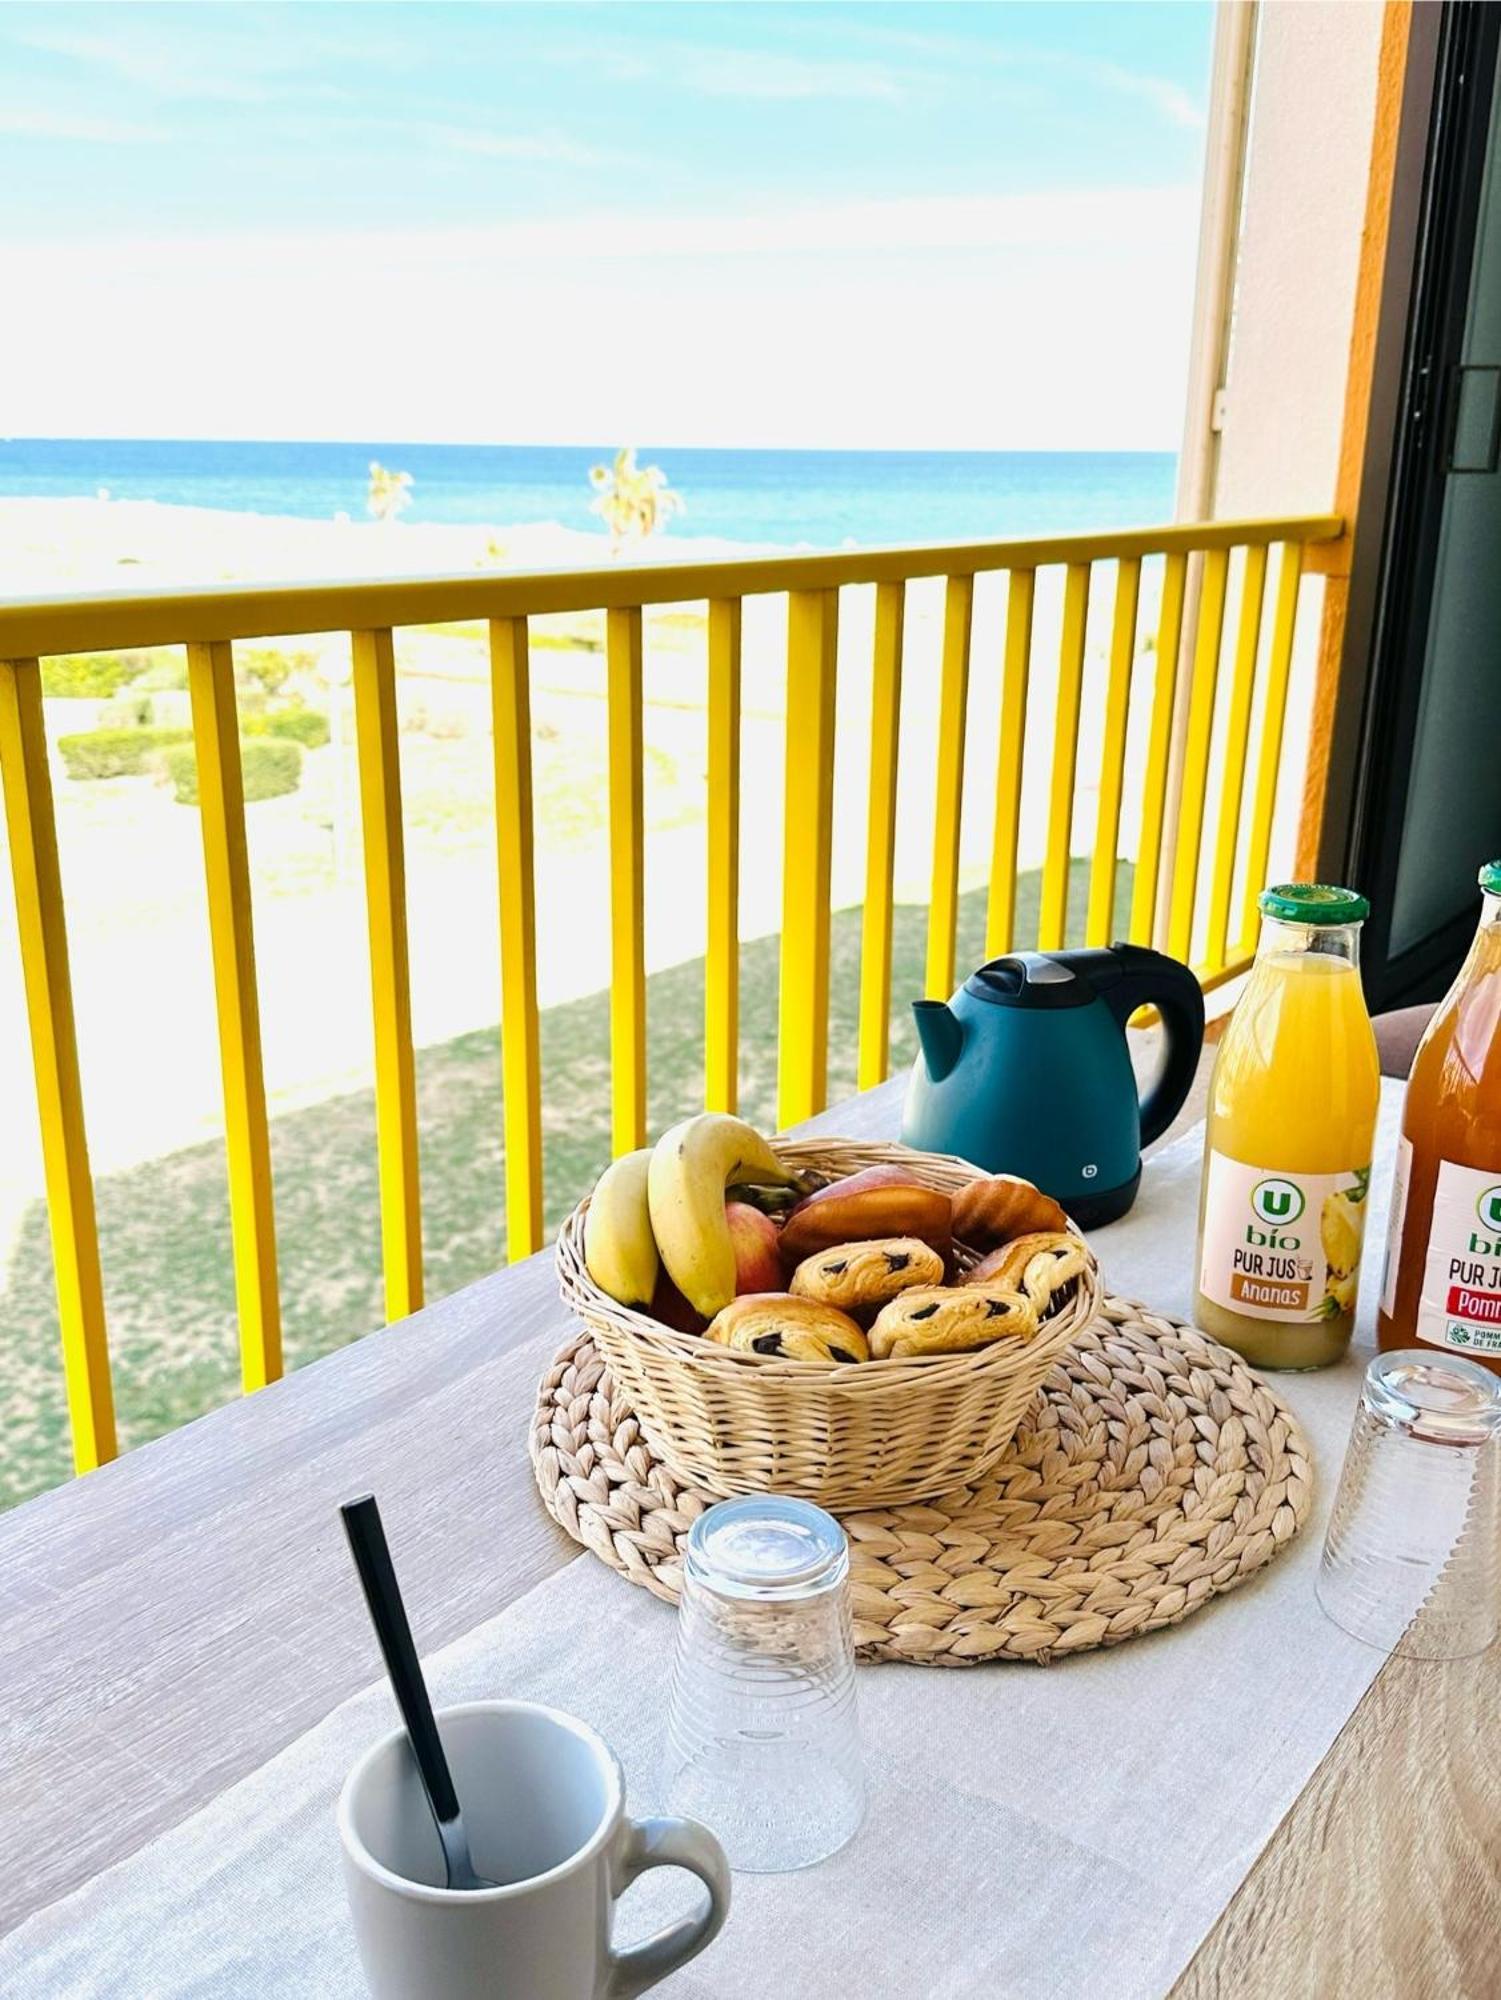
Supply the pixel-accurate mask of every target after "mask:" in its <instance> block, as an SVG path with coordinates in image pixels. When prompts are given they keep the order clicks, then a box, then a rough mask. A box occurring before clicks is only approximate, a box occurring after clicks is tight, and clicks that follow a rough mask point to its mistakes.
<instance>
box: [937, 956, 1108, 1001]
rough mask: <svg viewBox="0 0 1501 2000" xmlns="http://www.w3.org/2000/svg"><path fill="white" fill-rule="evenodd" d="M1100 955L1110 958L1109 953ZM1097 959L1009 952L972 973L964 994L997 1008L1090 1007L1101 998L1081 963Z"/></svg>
mask: <svg viewBox="0 0 1501 2000" xmlns="http://www.w3.org/2000/svg"><path fill="white" fill-rule="evenodd" d="M1098 955H1099V956H1100V957H1101V958H1108V957H1109V956H1110V954H1109V953H1108V952H1101V953H1099V954H1098ZM1094 956H1096V954H1095V953H1093V952H1080V951H1074V952H1058V953H1056V954H1054V953H1051V952H1046V951H1014V952H1008V953H1007V955H1006V956H1005V957H1004V958H993V959H991V960H990V962H989V963H988V964H987V965H982V966H981V967H980V969H979V971H978V972H972V973H971V974H970V976H969V978H968V979H966V980H965V982H964V990H965V992H966V993H968V994H970V995H972V996H973V998H974V999H976V1000H988V1001H990V1003H991V1004H992V1005H993V1006H996V1007H1087V1006H1088V1005H1089V1003H1090V1001H1091V1000H1095V999H1098V998H1099V995H1098V993H1097V992H1096V990H1095V987H1094V986H1093V984H1092V983H1091V981H1090V979H1089V977H1088V973H1087V970H1086V969H1085V968H1084V966H1083V965H1082V964H1080V963H1079V961H1081V960H1083V959H1085V958H1092V957H1094ZM1070 960H1072V961H1074V963H1072V964H1071V963H1070Z"/></svg>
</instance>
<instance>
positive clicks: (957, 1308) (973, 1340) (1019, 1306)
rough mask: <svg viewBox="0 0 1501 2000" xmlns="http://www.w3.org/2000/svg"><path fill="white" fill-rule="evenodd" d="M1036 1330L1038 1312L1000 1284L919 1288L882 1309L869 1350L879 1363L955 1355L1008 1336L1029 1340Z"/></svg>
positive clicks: (872, 1333) (1027, 1300)
mask: <svg viewBox="0 0 1501 2000" xmlns="http://www.w3.org/2000/svg"><path fill="white" fill-rule="evenodd" d="M1037 1328H1038V1316H1037V1308H1036V1306H1034V1305H1033V1303H1032V1301H1031V1300H1030V1299H1029V1298H1027V1297H1026V1296H1025V1295H1024V1294H1023V1293H1021V1292H1018V1291H1013V1290H1011V1289H1009V1288H1007V1287H1003V1286H999V1285H985V1286H972V1287H970V1288H969V1289H968V1290H965V1291H952V1290H950V1289H949V1288H948V1287H946V1286H943V1285H919V1286H917V1287H916V1288H915V1289H914V1290H912V1291H910V1292H903V1293H902V1294H901V1296H900V1297H899V1298H895V1299H893V1300H892V1301H891V1303H890V1305H887V1306H883V1307H882V1308H881V1311H880V1312H879V1313H878V1314H877V1316H876V1323H875V1325H874V1326H873V1327H872V1328H871V1333H870V1351H871V1354H872V1355H873V1356H874V1357H875V1359H876V1360H877V1361H887V1360H892V1359H899V1358H901V1357H902V1356H905V1355H917V1354H959V1353H963V1352H964V1351H965V1350H966V1349H967V1348H974V1347H988V1346H989V1345H990V1343H991V1342H992V1341H994V1340H1001V1339H1004V1338H1006V1337H1008V1336H1009V1337H1010V1338H1011V1339H1013V1340H1030V1339H1031V1338H1032V1335H1033V1334H1034V1333H1036V1331H1037Z"/></svg>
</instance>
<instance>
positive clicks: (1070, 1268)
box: [960, 1229, 1089, 1321]
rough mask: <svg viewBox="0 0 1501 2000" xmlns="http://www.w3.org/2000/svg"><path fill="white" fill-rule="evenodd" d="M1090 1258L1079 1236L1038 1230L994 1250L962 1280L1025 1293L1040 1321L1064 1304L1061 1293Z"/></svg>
mask: <svg viewBox="0 0 1501 2000" xmlns="http://www.w3.org/2000/svg"><path fill="white" fill-rule="evenodd" d="M1088 1257H1089V1252H1088V1251H1087V1250H1086V1249H1085V1248H1084V1245H1083V1244H1082V1243H1081V1242H1080V1241H1079V1239H1078V1237H1077V1236H1073V1235H1070V1234H1068V1233H1067V1232H1066V1231H1064V1230H1061V1229H1043V1230H1037V1231H1034V1232H1033V1233H1032V1234H1031V1235H1030V1236H1018V1237H1017V1239H1016V1241H1015V1242H1014V1243H1003V1244H1002V1245H1001V1247H1000V1249H999V1250H992V1251H991V1253H990V1255H989V1256H988V1257H982V1258H981V1260H980V1262H979V1263H978V1264H976V1266H975V1268H974V1269H973V1270H972V1271H970V1272H968V1273H967V1274H966V1275H965V1277H963V1278H962V1279H961V1280H960V1283H961V1284H963V1285H964V1286H966V1287H967V1286H971V1285H981V1286H991V1287H993V1286H997V1285H998V1286H1000V1287H1001V1288H1002V1289H1003V1290H1009V1291H1016V1292H1022V1293H1024V1294H1025V1295H1026V1297H1027V1298H1028V1299H1029V1300H1030V1301H1031V1303H1032V1304H1033V1305H1034V1306H1035V1307H1036V1309H1037V1315H1038V1319H1039V1321H1041V1320H1043V1319H1046V1318H1047V1316H1048V1314H1049V1313H1050V1312H1052V1311H1053V1310H1054V1309H1055V1306H1056V1305H1057V1304H1061V1303H1062V1298H1061V1296H1060V1295H1061V1294H1062V1293H1064V1292H1065V1291H1067V1290H1068V1289H1069V1288H1070V1287H1071V1286H1072V1284H1073V1281H1074V1279H1075V1278H1077V1277H1078V1275H1079V1273H1080V1272H1081V1271H1082V1270H1083V1269H1084V1266H1085V1264H1086V1262H1087V1261H1088Z"/></svg>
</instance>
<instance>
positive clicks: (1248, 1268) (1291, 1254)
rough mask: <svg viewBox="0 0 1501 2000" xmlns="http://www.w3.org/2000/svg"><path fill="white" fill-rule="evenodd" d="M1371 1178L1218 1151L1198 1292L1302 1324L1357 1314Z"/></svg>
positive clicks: (1365, 1170) (1252, 1314)
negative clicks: (1296, 1170) (1283, 1169)
mask: <svg viewBox="0 0 1501 2000" xmlns="http://www.w3.org/2000/svg"><path fill="white" fill-rule="evenodd" d="M1370 1182H1371V1170H1370V1168H1369V1167H1368V1166H1366V1167H1349V1168H1347V1169H1346V1170H1345V1172H1343V1173H1338V1174H1279V1173H1274V1172H1272V1171H1271V1170H1270V1169H1269V1168H1267V1167H1248V1166H1246V1165H1245V1164H1244V1163H1243V1162H1242V1161H1240V1160H1232V1159H1231V1158H1230V1157H1229V1155H1228V1154H1226V1153H1217V1152H1211V1153H1210V1155H1209V1161H1208V1186H1207V1188H1206V1190H1205V1196H1204V1243H1203V1249H1202V1251H1201V1253H1200V1259H1199V1290H1200V1291H1201V1292H1202V1293H1203V1295H1204V1297H1205V1298H1206V1299H1210V1300H1212V1301H1213V1302H1214V1304H1215V1305H1218V1306H1224V1307H1226V1308H1227V1309H1228V1310H1229V1311H1230V1312H1237V1313H1244V1314H1246V1315H1247V1317H1249V1318H1251V1319H1273V1320H1282V1321H1285V1322H1286V1321H1291V1322H1293V1323H1303V1322H1305V1321H1313V1320H1321V1319H1335V1318H1337V1317H1338V1316H1339V1314H1341V1313H1343V1312H1348V1311H1350V1310H1351V1309H1352V1308H1353V1307H1354V1304H1355V1287H1356V1283H1357V1281H1358V1279H1359V1275H1360V1246H1361V1242H1362V1239H1363V1237H1364V1234H1365V1215H1366V1194H1367V1192H1368V1190H1369V1188H1370ZM1498 1192H1501V1190H1498ZM1498 1332H1501V1321H1498Z"/></svg>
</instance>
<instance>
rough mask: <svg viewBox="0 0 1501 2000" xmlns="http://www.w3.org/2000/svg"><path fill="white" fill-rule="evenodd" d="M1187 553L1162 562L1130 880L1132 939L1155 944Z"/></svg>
mask: <svg viewBox="0 0 1501 2000" xmlns="http://www.w3.org/2000/svg"><path fill="white" fill-rule="evenodd" d="M1187 581H1188V557H1187V556H1186V555H1184V554H1182V553H1181V552H1175V553H1172V554H1170V555H1169V556H1168V557H1167V558H1166V561H1165V562H1164V564H1163V570H1162V599H1161V602H1160V604H1159V605H1158V608H1157V655H1156V657H1157V671H1156V673H1155V674H1154V675H1153V677H1152V718H1151V723H1150V725H1149V729H1148V734H1147V758H1146V768H1145V770H1144V771H1143V773H1142V788H1141V838H1140V840H1139V841H1138V843H1137V856H1136V873H1135V875H1134V877H1133V878H1132V882H1131V937H1132V939H1133V941H1134V942H1135V943H1137V944H1150V943H1151V942H1152V927H1153V925H1154V924H1155V923H1156V921H1157V870H1158V866H1159V864H1160V862H1161V859H1162V816H1163V811H1164V809H1165V805H1166V799H1167V767H1168V758H1169V756H1170V754H1171V750H1172V742H1173V703H1174V700H1175V699H1176V696H1177V692H1178V649H1179V647H1180V646H1181V644H1182V642H1183V599H1184V593H1185V589H1186V586H1187Z"/></svg>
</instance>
